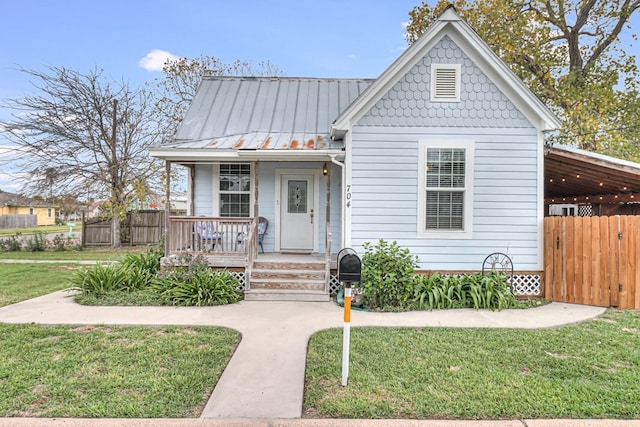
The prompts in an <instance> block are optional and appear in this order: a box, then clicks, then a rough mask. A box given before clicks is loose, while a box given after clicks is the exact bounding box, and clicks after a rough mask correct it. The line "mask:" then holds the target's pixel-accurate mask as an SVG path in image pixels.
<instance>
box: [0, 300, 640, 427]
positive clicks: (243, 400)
mask: <svg viewBox="0 0 640 427" xmlns="http://www.w3.org/2000/svg"><path fill="white" fill-rule="evenodd" d="M604 310H605V309H604V308H601V307H592V306H583V305H574V304H561V303H552V304H548V305H544V306H541V307H537V308H533V309H528V310H503V311H495V312H493V311H488V310H477V311H476V310H472V309H457V310H443V311H425V312H408V313H371V312H361V311H354V312H352V318H351V325H352V327H357V326H414V327H424V326H435V327H437V326H448V327H467V328H479V327H483V328H486V327H488V328H527V329H530V328H551V327H556V326H560V325H566V324H571V323H576V322H581V321H584V320H588V319H591V318H594V317H596V316H599V315H600V314H602V313H603V312H604ZM342 313H343V310H342V308H340V307H338V306H336V305H335V304H334V303H312V302H303V303H299V302H298V303H295V302H263V301H243V302H241V303H239V304H235V305H228V306H220V307H202V308H201V307H177V308H174V307H88V306H81V305H78V304H76V303H74V302H73V299H72V296H71V295H70V294H69V293H66V292H64V291H60V292H55V293H52V294H50V295H45V296H42V297H39V298H34V299H32V300H28V301H24V302H21V303H17V304H14V305H11V306H7V307H2V308H0V322H4V323H31V322H34V323H40V324H82V325H86V324H111V325H205V326H225V327H229V328H233V329H236V330H238V331H240V332H241V333H242V341H241V343H240V345H239V346H238V349H237V350H236V352H235V354H234V355H233V357H232V359H231V361H230V363H229V365H228V366H227V368H226V370H225V371H224V373H223V374H222V376H221V378H220V381H219V382H218V384H217V386H216V388H215V389H214V391H213V393H212V395H211V398H210V399H209V401H208V403H207V405H206V407H205V408H204V411H203V413H202V417H201V419H200V421H199V422H197V423H196V422H195V421H196V420H191V421H188V422H187V421H186V420H185V423H186V424H183V423H177V421H178V420H173V421H174V422H175V423H174V424H171V421H168V422H169V424H161V423H159V422H158V420H156V421H154V422H153V425H155V426H161V425H202V426H205V425H207V426H208V425H240V426H244V425H266V424H261V423H260V422H258V424H254V423H255V422H257V421H255V420H270V421H269V422H270V423H271V424H269V425H285V424H278V423H277V422H276V423H275V424H274V423H272V421H276V420H289V421H287V422H286V425H305V426H306V425H309V426H329V425H336V426H337V425H364V424H363V422H362V421H354V420H350V421H349V422H348V423H347V424H344V423H337V421H336V420H300V419H299V418H300V416H301V411H302V399H303V389H304V372H305V358H306V349H307V343H308V341H309V338H310V336H311V335H312V334H313V333H314V332H316V331H319V330H322V329H326V328H331V327H341V326H342V324H343V322H342ZM294 419H298V420H295V422H294ZM215 420H218V421H221V422H223V424H217V423H214V421H215ZM232 420H236V421H235V422H232ZM243 420H244V421H243ZM248 420H254V421H251V422H249V421H248ZM5 421H7V420H5ZM10 421H11V422H12V423H11V425H32V424H17V423H15V422H16V421H20V419H15V418H14V419H10ZM25 421H26V420H25ZM59 421H60V420H57V421H56V420H52V421H51V422H54V423H53V424H42V422H44V420H39V421H38V422H39V423H40V424H38V425H61V424H55V422H59ZM81 421H82V420H76V421H75V422H74V424H73V425H113V424H100V423H99V422H97V420H86V422H87V423H88V424H83V423H82V422H81ZM111 421H114V420H111ZM366 421H367V423H366V424H367V425H371V420H366ZM565 421H566V420H565ZM580 421H581V422H580V424H575V425H594V426H595V425H601V424H588V423H585V420H580ZM21 422H22V421H21ZM66 422H67V423H65V424H64V425H71V424H68V422H71V420H69V419H67V420H66ZM139 422H140V424H134V423H133V420H128V421H127V425H141V426H143V425H152V424H151V423H149V424H146V421H144V420H139ZM236 422H237V424H236ZM434 422H435V421H434ZM435 423H436V424H421V423H418V424H415V423H414V422H413V421H409V420H402V425H420V426H422V425H430V426H440V425H442V426H451V425H467V424H465V423H462V422H460V421H456V422H455V424H449V423H448V422H446V421H437V422H435ZM388 424H389V423H388V420H386V421H384V422H381V423H376V424H373V425H388ZM3 425H5V424H3V420H2V419H0V426H3ZM7 425H9V424H7ZM469 425H474V426H476V425H482V424H478V423H477V422H475V421H474V422H473V424H469ZM486 425H500V426H522V425H523V424H522V423H521V422H520V421H505V422H504V423H502V422H500V423H496V422H495V421H492V422H491V423H490V424H486ZM524 425H528V426H534V425H541V424H535V422H531V423H530V422H529V421H527V423H526V424H524ZM543 425H568V424H566V423H563V424H543ZM605 425H625V426H627V425H634V426H640V422H638V424H605Z"/></svg>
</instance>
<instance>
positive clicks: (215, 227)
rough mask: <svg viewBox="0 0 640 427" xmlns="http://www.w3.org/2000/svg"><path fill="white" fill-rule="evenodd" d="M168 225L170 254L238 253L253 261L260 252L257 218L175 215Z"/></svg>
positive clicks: (229, 254) (230, 254)
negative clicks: (257, 236) (258, 249)
mask: <svg viewBox="0 0 640 427" xmlns="http://www.w3.org/2000/svg"><path fill="white" fill-rule="evenodd" d="M169 227H170V230H169V233H168V235H167V236H166V238H167V239H168V249H169V254H181V253H196V254H214V255H228V256H232V255H237V256H248V257H249V260H251V261H253V258H255V254H256V253H257V239H256V236H255V234H256V229H257V223H256V220H255V219H254V218H216V217H202V216H198V217H195V216H172V217H170V218H169Z"/></svg>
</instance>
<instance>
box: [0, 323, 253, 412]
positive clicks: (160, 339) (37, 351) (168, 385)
mask: <svg viewBox="0 0 640 427" xmlns="http://www.w3.org/2000/svg"><path fill="white" fill-rule="evenodd" d="M239 341H240V334H239V333H238V332H235V331H231V330H229V329H224V328H207V327H158V328H152V327H118V326H109V327H106V326H39V325H6V324H0V417H74V418H163V417H169V418H177V417H197V416H199V415H200V413H201V412H202V409H203V408H204V405H205V404H206V401H207V399H208V397H209V395H210V394H211V391H212V390H213V388H214V386H215V385H216V383H217V382H218V379H219V378H220V375H221V374H222V371H223V370H224V368H225V366H226V365H227V362H228V361H229V359H230V357H231V355H232V354H233V351H234V350H235V348H236V346H237V344H238V342H239Z"/></svg>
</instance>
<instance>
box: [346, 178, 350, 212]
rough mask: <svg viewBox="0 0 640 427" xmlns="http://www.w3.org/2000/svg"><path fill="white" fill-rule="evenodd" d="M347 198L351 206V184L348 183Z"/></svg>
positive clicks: (348, 205) (348, 204)
mask: <svg viewBox="0 0 640 427" xmlns="http://www.w3.org/2000/svg"><path fill="white" fill-rule="evenodd" d="M345 196H346V198H347V207H348V208H350V207H351V184H349V185H347V193H346V194H345Z"/></svg>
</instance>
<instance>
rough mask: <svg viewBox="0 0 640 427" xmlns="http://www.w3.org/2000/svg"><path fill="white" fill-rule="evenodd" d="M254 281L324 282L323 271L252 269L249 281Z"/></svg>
mask: <svg viewBox="0 0 640 427" xmlns="http://www.w3.org/2000/svg"><path fill="white" fill-rule="evenodd" d="M256 279H258V280H260V279H274V280H322V281H324V270H271V269H267V270H265V269H256V268H254V269H253V270H251V280H252V281H253V280H256Z"/></svg>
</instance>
